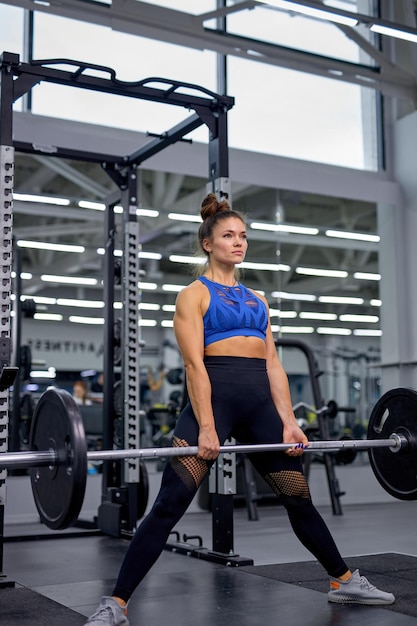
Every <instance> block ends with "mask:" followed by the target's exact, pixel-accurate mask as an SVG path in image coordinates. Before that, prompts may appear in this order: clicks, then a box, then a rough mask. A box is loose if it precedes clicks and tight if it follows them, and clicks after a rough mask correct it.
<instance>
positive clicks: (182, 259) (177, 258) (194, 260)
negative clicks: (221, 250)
mask: <svg viewBox="0 0 417 626" xmlns="http://www.w3.org/2000/svg"><path fill="white" fill-rule="evenodd" d="M168 259H169V260H170V261H171V262H172V263H190V264H191V265H200V264H202V263H206V261H207V259H206V257H201V256H185V255H182V254H171V255H170V256H169V257H168Z"/></svg>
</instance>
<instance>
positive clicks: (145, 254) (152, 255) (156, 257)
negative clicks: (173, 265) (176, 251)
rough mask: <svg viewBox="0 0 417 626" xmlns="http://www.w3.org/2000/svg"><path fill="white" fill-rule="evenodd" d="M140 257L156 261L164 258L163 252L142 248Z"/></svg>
mask: <svg viewBox="0 0 417 626" xmlns="http://www.w3.org/2000/svg"><path fill="white" fill-rule="evenodd" d="M139 258H140V259H154V260H155V261H160V260H161V259H162V254H160V252H145V251H144V250H140V252H139Z"/></svg>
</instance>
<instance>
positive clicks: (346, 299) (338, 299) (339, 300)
mask: <svg viewBox="0 0 417 626" xmlns="http://www.w3.org/2000/svg"><path fill="white" fill-rule="evenodd" d="M319 302H325V303H326V304H363V302H364V300H363V298H352V297H351V296H319Z"/></svg>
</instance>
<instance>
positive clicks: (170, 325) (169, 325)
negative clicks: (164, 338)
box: [161, 320, 174, 328]
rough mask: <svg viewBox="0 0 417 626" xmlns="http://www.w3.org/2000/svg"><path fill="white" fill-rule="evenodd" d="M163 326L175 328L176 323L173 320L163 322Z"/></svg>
mask: <svg viewBox="0 0 417 626" xmlns="http://www.w3.org/2000/svg"><path fill="white" fill-rule="evenodd" d="M161 326H162V327H163V328H173V327H174V322H173V321H172V320H162V322H161Z"/></svg>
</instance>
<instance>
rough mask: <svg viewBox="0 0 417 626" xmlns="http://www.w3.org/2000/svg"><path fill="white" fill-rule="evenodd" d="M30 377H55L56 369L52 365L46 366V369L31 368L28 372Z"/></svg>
mask: <svg viewBox="0 0 417 626" xmlns="http://www.w3.org/2000/svg"><path fill="white" fill-rule="evenodd" d="M30 377H31V378H56V369H55V368H54V367H48V369H47V370H32V371H31V373H30Z"/></svg>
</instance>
